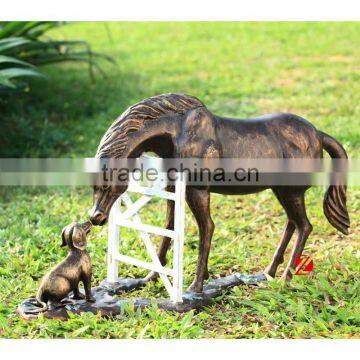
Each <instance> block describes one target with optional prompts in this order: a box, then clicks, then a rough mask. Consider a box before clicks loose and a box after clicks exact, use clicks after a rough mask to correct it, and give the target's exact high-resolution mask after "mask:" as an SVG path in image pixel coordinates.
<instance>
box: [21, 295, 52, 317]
mask: <svg viewBox="0 0 360 360" xmlns="http://www.w3.org/2000/svg"><path fill="white" fill-rule="evenodd" d="M33 300H34V302H33V307H34V308H32V309H27V310H26V314H34V315H38V314H41V313H43V312H45V311H47V310H49V307H48V305H47V303H46V302H45V301H43V300H42V299H41V296H39V295H36V298H33ZM35 302H36V303H35ZM35 306H36V308H35Z"/></svg>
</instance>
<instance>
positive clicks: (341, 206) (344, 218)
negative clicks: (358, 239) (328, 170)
mask: <svg viewBox="0 0 360 360" xmlns="http://www.w3.org/2000/svg"><path fill="white" fill-rule="evenodd" d="M320 133H321V135H322V144H323V149H324V150H326V152H327V153H328V154H329V155H330V156H331V158H333V159H347V158H348V156H347V154H346V151H345V149H344V148H343V146H342V145H341V144H340V143H339V142H338V141H337V140H335V139H334V138H333V137H331V136H330V135H327V134H325V133H323V132H320ZM342 179H344V180H345V181H344V180H343V181H339V180H342ZM332 180H333V181H332V184H331V185H330V186H329V188H328V189H327V191H326V193H325V197H324V203H323V207H324V214H325V216H326V218H327V219H328V221H329V223H330V224H331V225H332V226H334V227H335V228H336V229H338V230H339V231H341V232H342V233H343V234H345V235H347V234H348V233H349V227H350V219H349V214H348V210H347V207H346V188H347V186H346V178H345V177H343V174H342V173H336V172H334V174H333V179H332ZM337 183H338V184H337Z"/></svg>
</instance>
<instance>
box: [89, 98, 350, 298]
mask: <svg viewBox="0 0 360 360" xmlns="http://www.w3.org/2000/svg"><path fill="white" fill-rule="evenodd" d="M323 150H325V151H327V152H328V153H329V155H330V156H331V157H332V158H339V159H346V158H347V154H346V151H345V150H344V148H343V147H342V146H341V144H340V143H339V142H338V141H336V140H335V139H334V138H332V137H331V136H329V135H327V134H325V133H324V132H322V131H320V130H317V129H316V128H315V127H314V126H313V125H312V124H311V123H310V122H308V121H307V120H305V119H303V118H301V117H300V116H297V115H293V114H287V113H280V114H271V115H266V116H262V117H258V118H254V119H229V118H224V117H221V116H216V115H214V114H212V113H211V112H210V111H209V110H208V109H207V108H206V106H205V105H204V104H203V103H202V102H201V101H200V100H199V99H197V98H196V97H193V96H189V95H184V94H164V95H158V96H154V97H151V98H149V99H146V100H143V101H141V102H139V103H137V104H135V105H133V106H131V107H130V108H129V109H128V110H127V111H125V112H124V113H123V114H122V115H121V116H120V117H119V118H118V119H117V120H115V122H114V123H113V124H112V125H111V126H110V128H109V129H108V130H107V132H106V133H105V135H104V136H103V138H102V140H101V142H100V145H99V147H98V151H97V154H96V156H97V157H98V158H105V157H108V158H136V157H139V156H140V155H141V154H142V153H143V152H146V151H151V152H154V153H156V154H157V155H158V156H159V157H162V158H217V159H222V158H250V159H260V158H277V159H279V158H280V159H288V158H308V159H317V158H322V157H323ZM126 188H127V186H126V184H124V185H121V184H120V185H116V186H115V185H114V186H106V187H105V186H95V187H94V199H93V208H92V209H91V210H90V211H89V216H90V220H91V222H92V224H94V225H103V224H105V222H106V221H107V218H108V216H109V211H110V209H111V206H112V205H113V203H114V202H115V200H116V199H117V198H118V197H119V196H120V195H121V194H122V193H123V192H124V191H126ZM267 188H271V189H272V191H273V192H274V194H275V196H276V198H277V199H278V201H279V202H280V204H281V205H282V207H283V208H284V210H285V212H286V214H287V218H288V219H287V223H286V226H285V231H284V234H283V237H282V239H281V241H280V243H279V245H278V247H277V249H276V251H275V254H274V257H273V259H272V261H271V263H270V264H269V266H268V267H267V268H266V269H265V272H266V273H267V274H268V275H270V276H272V277H274V276H275V274H276V270H277V268H278V266H279V264H281V263H282V262H283V261H284V257H283V256H284V252H285V249H286V247H287V246H288V244H289V241H290V239H291V237H292V235H293V234H294V232H295V230H297V239H296V240H295V244H294V248H293V250H292V254H291V258H290V261H289V263H288V265H287V267H286V269H285V272H284V274H283V277H284V278H285V279H287V280H290V279H291V277H292V269H293V268H294V265H295V261H296V257H297V256H300V255H301V253H302V251H303V249H304V246H305V243H306V240H307V238H308V237H309V235H310V233H311V231H312V225H311V224H310V221H309V219H308V217H307V214H306V208H305V201H304V195H305V191H306V190H307V189H308V188H309V186H268V187H257V186H224V187H221V186H216V187H215V186H208V187H196V186H188V187H187V191H186V200H187V203H188V205H189V207H190V209H191V211H192V213H193V214H194V216H195V218H196V221H197V224H198V227H199V234H200V245H199V256H198V263H197V270H196V275H195V279H194V281H193V283H192V285H191V286H190V288H189V290H191V291H194V292H196V293H201V292H202V290H203V282H204V280H205V279H207V278H208V277H209V274H208V257H209V252H210V246H211V238H212V235H213V232H214V223H213V220H212V218H211V213H210V193H212V192H216V193H223V194H229V195H245V194H250V193H256V192H259V191H262V190H265V189H267ZM324 213H325V215H326V217H327V219H328V220H329V222H330V223H331V224H332V225H333V226H334V227H335V228H336V229H338V230H339V231H341V232H342V233H344V234H347V233H348V228H349V226H350V221H349V215H348V211H347V208H346V186H345V185H331V186H330V187H329V188H328V190H327V192H326V194H325V198H324ZM173 226H174V204H173V202H172V201H168V211H167V228H168V229H172V228H173ZM169 246H170V239H169V238H166V237H165V238H163V240H162V242H161V244H160V248H159V250H158V254H159V257H160V260H161V263H162V264H163V265H165V263H166V253H167V251H168V249H169ZM155 278H156V274H153V276H148V277H147V279H148V280H149V279H155Z"/></svg>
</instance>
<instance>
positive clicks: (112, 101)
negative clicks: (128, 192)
mask: <svg viewBox="0 0 360 360" xmlns="http://www.w3.org/2000/svg"><path fill="white" fill-rule="evenodd" d="M110 70H111V71H109V72H107V73H106V76H105V77H103V76H101V75H97V76H96V79H95V81H93V82H92V81H91V79H90V77H89V76H88V73H87V69H86V67H83V66H82V67H75V66H72V67H71V66H68V65H66V66H64V65H63V66H57V67H55V66H52V67H49V68H48V69H47V74H48V78H47V79H45V80H33V81H31V83H30V90H31V91H29V92H26V93H18V94H15V95H13V96H12V97H11V98H8V99H5V101H3V102H2V103H0V111H1V122H0V157H49V156H53V157H56V156H62V157H64V156H93V155H94V153H95V151H96V148H97V145H98V142H99V141H100V138H101V136H102V134H103V133H104V132H105V131H106V129H107V127H108V126H109V125H110V123H111V122H112V121H113V120H114V119H115V118H116V117H117V116H118V115H119V114H120V112H121V111H122V110H124V107H125V106H127V105H128V104H129V101H130V99H131V97H132V96H134V94H136V93H139V89H137V84H138V83H139V81H138V80H139V79H138V76H137V75H136V74H121V73H120V72H119V71H118V68H117V67H113V68H110ZM104 120H106V121H104Z"/></svg>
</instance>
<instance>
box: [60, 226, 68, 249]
mask: <svg viewBox="0 0 360 360" xmlns="http://www.w3.org/2000/svg"><path fill="white" fill-rule="evenodd" d="M66 230H67V226H65V227H64V228H63V229H62V231H61V240H62V243H61V247H64V246H66V245H67V243H66V239H65V236H66Z"/></svg>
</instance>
